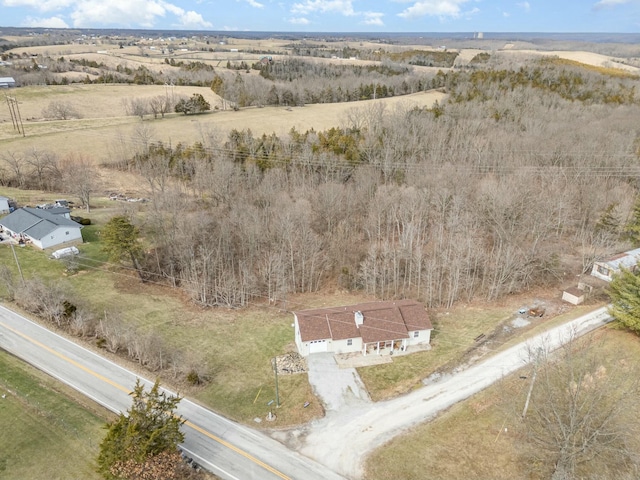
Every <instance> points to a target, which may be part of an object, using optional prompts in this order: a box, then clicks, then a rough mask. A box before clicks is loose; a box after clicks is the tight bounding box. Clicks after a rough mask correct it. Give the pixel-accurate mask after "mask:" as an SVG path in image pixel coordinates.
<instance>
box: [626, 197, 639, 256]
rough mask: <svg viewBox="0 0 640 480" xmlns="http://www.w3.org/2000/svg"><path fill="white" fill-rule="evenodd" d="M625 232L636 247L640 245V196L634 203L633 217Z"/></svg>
mask: <svg viewBox="0 0 640 480" xmlns="http://www.w3.org/2000/svg"><path fill="white" fill-rule="evenodd" d="M625 234H626V236H627V238H628V239H629V240H630V241H631V243H632V244H633V246H634V247H640V196H639V197H638V198H637V199H636V203H635V204H634V205H633V211H632V212H631V219H630V220H629V222H628V223H627V225H626V228H625Z"/></svg>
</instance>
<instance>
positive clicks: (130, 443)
mask: <svg viewBox="0 0 640 480" xmlns="http://www.w3.org/2000/svg"><path fill="white" fill-rule="evenodd" d="M131 396H132V397H133V402H132V405H131V408H130V409H129V410H128V411H127V413H126V414H124V413H121V414H120V416H119V417H118V419H117V420H116V421H115V422H113V423H111V424H108V425H107V428H108V431H107V435H106V436H105V438H104V439H103V440H102V443H101V444H100V454H99V456H98V470H99V472H100V473H101V474H102V475H104V477H105V478H107V479H116V478H138V477H139V476H140V472H141V471H144V470H145V468H144V467H145V465H147V466H149V465H154V467H155V468H154V469H153V470H154V474H153V475H152V476H148V477H144V478H157V479H165V478H173V476H174V475H173V473H174V472H175V470H176V469H179V465H178V464H176V462H177V463H180V456H179V455H171V454H174V453H176V452H177V451H178V444H180V443H182V442H183V441H184V434H183V433H182V432H181V431H180V426H181V425H182V424H183V423H184V422H185V421H184V420H183V419H182V417H180V416H178V415H176V414H175V413H174V412H175V410H176V408H177V407H178V404H179V403H180V400H181V398H180V397H178V396H173V395H167V393H165V392H162V391H160V384H159V382H158V381H156V383H155V384H154V385H153V387H152V388H151V390H149V391H148V392H146V391H145V390H144V386H143V385H142V384H141V383H140V380H138V381H137V382H136V386H135V388H134V389H133V392H131ZM160 455H162V457H160V458H165V459H170V460H169V461H168V462H167V461H165V462H164V463H162V462H156V461H154V458H155V457H158V456H160ZM158 463H160V464H161V467H160V468H158ZM147 470H148V469H147ZM147 473H148V474H151V472H149V471H147Z"/></svg>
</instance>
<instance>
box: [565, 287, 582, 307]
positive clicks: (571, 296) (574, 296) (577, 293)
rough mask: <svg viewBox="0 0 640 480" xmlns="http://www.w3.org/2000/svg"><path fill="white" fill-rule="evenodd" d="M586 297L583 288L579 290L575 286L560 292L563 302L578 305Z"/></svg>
mask: <svg viewBox="0 0 640 480" xmlns="http://www.w3.org/2000/svg"><path fill="white" fill-rule="evenodd" d="M585 298H586V293H585V291H584V290H580V289H579V288H577V287H570V288H567V289H566V290H565V291H563V292H562V300H564V301H565V302H569V303H571V304H573V305H580V304H581V303H582V302H584V300H585Z"/></svg>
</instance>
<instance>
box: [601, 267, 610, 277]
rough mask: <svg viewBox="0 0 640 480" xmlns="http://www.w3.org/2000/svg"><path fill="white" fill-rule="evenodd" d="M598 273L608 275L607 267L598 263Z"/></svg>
mask: <svg viewBox="0 0 640 480" xmlns="http://www.w3.org/2000/svg"><path fill="white" fill-rule="evenodd" d="M598 273H599V274H600V275H604V276H605V277H608V276H609V269H608V268H607V267H603V266H602V265H598Z"/></svg>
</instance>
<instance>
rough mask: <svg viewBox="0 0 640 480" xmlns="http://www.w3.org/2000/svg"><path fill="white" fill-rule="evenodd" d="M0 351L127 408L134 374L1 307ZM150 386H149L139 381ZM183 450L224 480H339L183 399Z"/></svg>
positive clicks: (103, 401) (109, 405)
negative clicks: (2, 350)
mask: <svg viewBox="0 0 640 480" xmlns="http://www.w3.org/2000/svg"><path fill="white" fill-rule="evenodd" d="M0 348H3V349H5V350H7V351H8V352H10V353H12V354H14V355H16V356H17V357H20V358H22V359H24V360H26V361H27V362H28V363H30V364H32V365H34V366H35V367H37V368H39V369H41V370H43V371H45V372H47V373H49V374H50V375H52V376H54V377H56V378H58V379H59V380H61V381H62V382H64V383H66V384H68V385H70V386H71V387H73V388H75V389H76V390H78V391H80V392H82V393H83V394H85V395H86V396H88V397H90V398H92V399H93V400H95V401H96V402H98V403H100V404H102V405H104V406H105V407H106V408H108V409H110V410H112V411H114V412H121V411H125V410H127V409H128V408H129V407H130V405H131V397H129V395H128V394H129V392H130V391H131V390H132V389H133V386H134V385H135V382H136V379H137V378H139V376H138V375H136V374H135V373H133V372H131V371H129V370H126V369H124V368H122V367H120V366H118V365H116V364H114V363H113V362H110V361H109V360H106V359H105V358H103V357H101V356H99V355H96V354H95V353H93V352H91V351H89V350H87V349H85V348H83V347H81V346H79V345H77V344H76V343H74V342H71V341H69V340H67V339H65V338H63V337H61V336H59V335H57V334H55V333H53V332H51V331H49V330H47V329H45V328H43V327H41V326H39V325H38V324H36V323H34V322H31V321H30V320H28V319H26V318H24V317H22V316H20V315H18V314H16V313H14V312H12V311H11V310H8V309H7V308H4V307H2V306H0ZM141 380H143V381H144V382H145V383H146V384H147V385H148V386H151V385H152V383H151V382H149V381H148V380H146V379H143V378H141ZM178 413H180V414H181V415H182V416H183V417H184V418H185V419H186V420H187V423H186V424H185V428H184V432H185V437H186V438H185V442H184V444H183V448H184V450H185V451H186V452H187V453H188V454H189V455H190V456H192V457H193V458H194V459H195V460H196V461H197V462H198V463H199V464H201V465H203V466H204V467H205V468H207V469H208V470H210V471H212V472H213V473H215V474H216V475H218V476H219V477H221V478H223V479H225V480H253V479H256V480H272V479H280V480H287V479H300V480H315V479H327V480H339V479H342V478H343V477H341V476H340V475H338V474H336V473H334V472H332V471H331V470H329V469H328V468H326V467H325V466H323V465H320V464H319V463H316V462H314V461H312V460H310V459H308V458H307V457H304V456H302V455H300V454H298V453H296V452H293V451H291V450H289V449H288V448H286V447H285V446H284V445H282V444H281V443H279V442H277V441H276V440H273V439H272V438H270V437H268V436H266V435H264V434H262V433H260V432H258V431H255V430H252V429H250V428H248V427H243V426H241V425H238V424H236V423H234V422H231V421H229V420H227V419H225V418H224V417H221V416H219V415H217V414H215V413H213V412H211V411H210V410H207V409H205V408H203V407H200V406H198V405H196V404H195V403H193V402H191V401H189V400H186V399H183V400H182V402H180V406H179V408H178Z"/></svg>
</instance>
